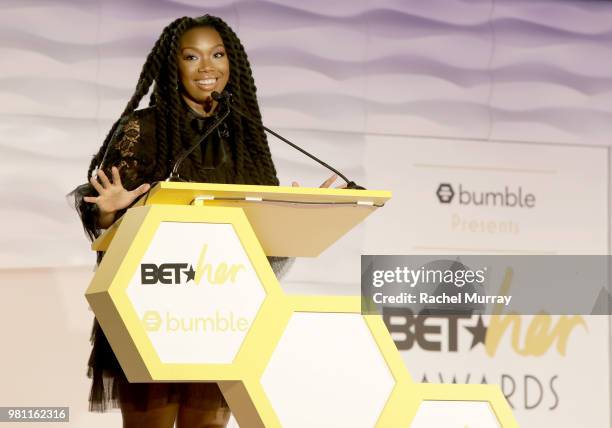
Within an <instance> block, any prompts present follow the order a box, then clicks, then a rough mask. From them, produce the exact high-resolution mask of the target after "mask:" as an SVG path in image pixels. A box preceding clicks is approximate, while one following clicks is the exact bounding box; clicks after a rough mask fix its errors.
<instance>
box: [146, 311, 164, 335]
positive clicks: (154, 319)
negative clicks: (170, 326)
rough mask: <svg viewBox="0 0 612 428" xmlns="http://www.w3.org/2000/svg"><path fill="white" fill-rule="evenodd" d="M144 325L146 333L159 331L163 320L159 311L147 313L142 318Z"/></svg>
mask: <svg viewBox="0 0 612 428" xmlns="http://www.w3.org/2000/svg"><path fill="white" fill-rule="evenodd" d="M142 324H143V325H144V328H145V330H146V331H159V329H160V327H161V324H162V319H161V316H160V315H159V312H157V311H146V312H145V313H144V315H143V316H142Z"/></svg>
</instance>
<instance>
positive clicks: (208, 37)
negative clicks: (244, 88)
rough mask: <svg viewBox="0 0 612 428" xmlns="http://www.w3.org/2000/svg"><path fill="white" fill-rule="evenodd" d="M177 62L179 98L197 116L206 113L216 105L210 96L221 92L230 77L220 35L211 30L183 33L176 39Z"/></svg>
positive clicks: (203, 28)
mask: <svg viewBox="0 0 612 428" xmlns="http://www.w3.org/2000/svg"><path fill="white" fill-rule="evenodd" d="M177 61H178V70H179V78H180V81H181V95H182V96H183V99H184V100H185V102H186V103H187V104H188V105H189V107H191V108H192V109H193V110H195V111H197V112H198V113H200V114H202V115H204V116H205V115H208V114H210V113H211V112H212V111H213V110H214V108H215V107H216V105H217V102H216V101H213V100H212V98H211V97H210V94H211V93H212V92H214V91H217V92H219V93H221V92H222V91H223V89H224V88H225V85H226V84H227V82H228V80H229V74H230V66H229V59H228V57H227V53H226V51H225V46H224V45H223V40H222V39H221V36H220V35H219V33H217V31H216V30H215V29H214V28H211V27H195V28H192V29H191V30H188V31H186V32H185V33H184V34H183V36H182V37H181V40H180V47H179V52H178V59H177Z"/></svg>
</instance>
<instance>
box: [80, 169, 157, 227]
mask: <svg viewBox="0 0 612 428" xmlns="http://www.w3.org/2000/svg"><path fill="white" fill-rule="evenodd" d="M111 173H112V175H113V182H112V183H111V182H110V180H109V179H108V177H107V176H106V174H105V173H104V171H102V169H100V170H98V177H99V179H100V181H98V179H97V178H95V177H91V178H90V180H89V181H90V183H91V185H92V186H93V187H94V188H95V189H96V190H97V191H98V196H85V197H84V198H83V200H84V201H85V202H89V203H92V204H96V205H97V206H98V209H99V210H100V214H101V215H102V216H104V215H108V214H114V213H115V212H117V211H119V210H121V209H123V208H127V207H129V206H130V205H131V204H132V202H134V200H135V199H136V198H137V197H139V196H140V195H142V194H144V193H147V192H148V191H149V189H150V188H151V185H150V184H147V183H145V184H142V185H141V186H139V187H137V188H136V189H134V190H126V189H125V188H124V187H123V184H122V183H121V177H120V176H119V170H118V169H117V167H112V168H111Z"/></svg>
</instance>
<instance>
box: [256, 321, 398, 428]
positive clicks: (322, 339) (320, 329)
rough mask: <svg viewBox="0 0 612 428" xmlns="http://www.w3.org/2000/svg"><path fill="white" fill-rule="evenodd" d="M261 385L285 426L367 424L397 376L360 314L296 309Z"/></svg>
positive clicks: (373, 420) (378, 411)
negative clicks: (312, 311) (310, 311)
mask: <svg viewBox="0 0 612 428" xmlns="http://www.w3.org/2000/svg"><path fill="white" fill-rule="evenodd" d="M261 383H262V386H263V389H264V390H265V392H266V394H267V396H268V399H269V400H270V402H271V403H272V407H273V408H274V410H275V412H276V414H277V416H278V418H279V420H280V422H281V425H282V426H290V427H296V428H298V427H313V426H317V427H337V426H350V427H364V428H365V427H373V426H374V425H375V424H376V421H377V419H378V417H379V415H380V414H381V412H382V409H383V407H384V405H385V403H386V402H387V400H388V398H389V396H390V394H391V391H392V390H393V387H394V385H395V380H394V378H393V374H392V373H391V371H390V370H389V367H388V366H387V363H386V362H385V359H384V358H383V356H382V355H381V353H380V352H379V350H378V346H377V345H376V342H375V340H374V338H373V337H372V334H371V333H370V330H369V328H368V326H367V324H366V322H365V321H364V319H363V317H362V316H361V315H360V314H339V313H306V312H296V313H294V314H293V316H292V317H291V319H290V321H289V324H288V325H287V328H286V329H285V332H284V333H283V336H282V338H281V340H280V341H279V343H278V345H277V347H276V349H275V350H274V353H273V355H272V358H271V359H270V362H269V363H268V366H267V368H266V370H265V372H264V373H263V376H262V378H261Z"/></svg>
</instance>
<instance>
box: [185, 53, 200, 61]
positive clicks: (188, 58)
mask: <svg viewBox="0 0 612 428" xmlns="http://www.w3.org/2000/svg"><path fill="white" fill-rule="evenodd" d="M183 59H184V60H187V61H194V60H196V59H198V57H197V56H195V55H192V54H187V55H184V56H183Z"/></svg>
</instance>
